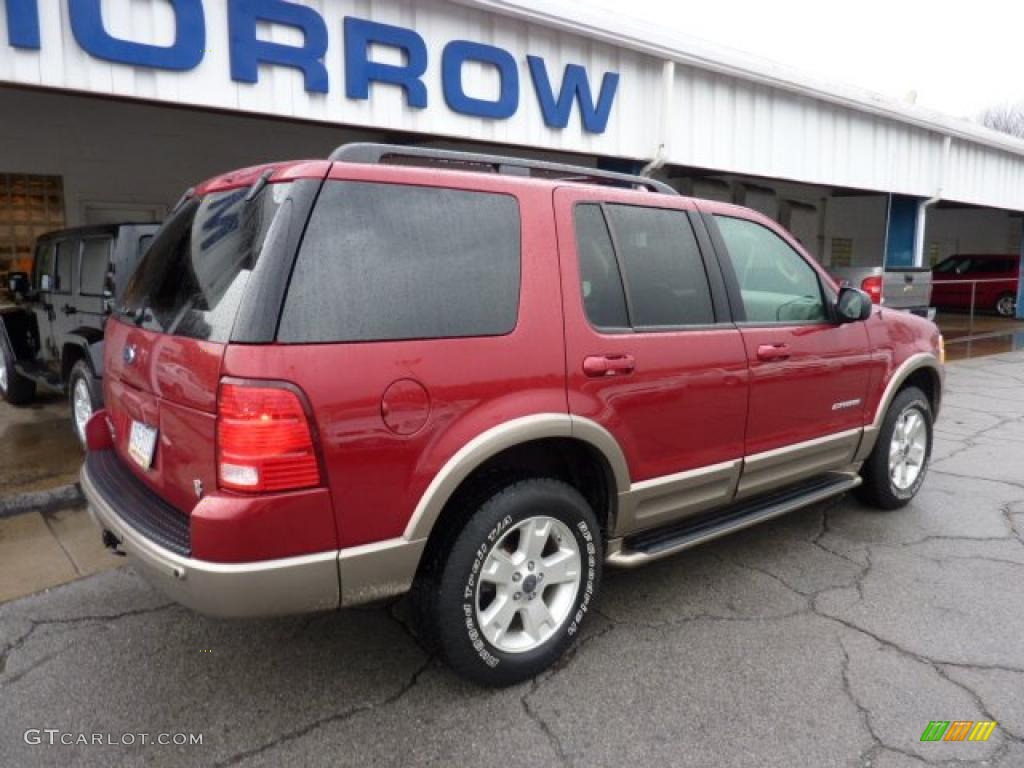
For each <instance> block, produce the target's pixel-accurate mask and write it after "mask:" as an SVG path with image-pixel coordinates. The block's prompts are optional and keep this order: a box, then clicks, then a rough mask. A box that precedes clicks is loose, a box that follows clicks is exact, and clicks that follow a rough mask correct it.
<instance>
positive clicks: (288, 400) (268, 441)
mask: <svg viewBox="0 0 1024 768" xmlns="http://www.w3.org/2000/svg"><path fill="white" fill-rule="evenodd" d="M217 478H218V482H219V483H220V487H221V488H225V489H229V490H232V491H248V492H266V491H291V490H296V489H299V488H310V487H312V486H316V485H319V484H320V465H319V462H318V461H317V454H316V447H315V446H314V444H313V434H312V430H311V429H310V425H309V419H308V418H307V416H306V411H305V409H304V408H303V407H302V401H301V400H300V399H299V396H298V395H297V394H296V393H295V392H293V391H292V390H291V389H288V388H286V387H283V386H273V385H250V384H234V383H227V382H221V385H220V392H219V393H218V397H217Z"/></svg>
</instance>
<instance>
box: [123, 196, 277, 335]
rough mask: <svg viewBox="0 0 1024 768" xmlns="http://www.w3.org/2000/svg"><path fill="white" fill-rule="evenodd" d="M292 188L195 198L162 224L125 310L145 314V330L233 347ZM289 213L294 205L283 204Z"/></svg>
mask: <svg viewBox="0 0 1024 768" xmlns="http://www.w3.org/2000/svg"><path fill="white" fill-rule="evenodd" d="M290 187H291V184H287V183H286V184H270V185H268V186H267V187H265V188H264V189H263V191H261V192H260V193H259V194H257V195H256V197H255V198H253V199H252V200H246V197H247V195H248V194H249V188H242V189H233V190H229V191H225V192H217V193H214V194H211V195H207V196H206V197H203V198H202V199H197V198H192V199H190V200H188V201H187V202H186V203H185V204H183V205H182V206H181V207H180V208H178V209H177V210H176V211H175V212H174V213H173V214H172V215H171V217H170V218H169V219H168V220H167V221H166V222H165V223H164V225H163V226H162V227H161V228H160V230H159V231H158V232H157V234H156V235H155V236H154V238H153V241H152V242H151V243H150V244H149V248H148V249H147V250H146V254H145V256H143V258H142V261H140V262H139V266H138V268H137V269H136V271H135V273H134V275H133V276H132V279H131V281H130V282H129V283H128V288H127V290H126V291H125V298H124V306H123V308H122V311H123V312H125V313H134V312H136V311H138V310H140V309H142V310H144V311H145V319H144V320H143V323H142V325H143V327H145V328H148V329H150V330H155V331H159V332H161V333H169V334H173V335H176V336H187V337H189V338H194V339H203V340H208V341H218V342H224V341H227V340H228V339H229V338H230V336H231V328H232V326H233V325H234V321H235V315H236V314H237V312H238V307H239V305H240V304H241V301H242V296H243V295H244V293H245V287H246V285H247V284H248V281H249V276H250V275H251V274H252V270H253V269H254V268H255V266H256V262H257V260H258V259H259V256H260V253H261V251H262V249H263V244H264V242H265V241H266V240H267V239H268V232H269V231H270V228H271V225H272V224H273V222H274V221H275V220H277V219H278V218H280V216H279V211H281V210H282V204H283V203H285V200H286V198H287V197H288V192H289V191H290ZM285 208H288V206H285Z"/></svg>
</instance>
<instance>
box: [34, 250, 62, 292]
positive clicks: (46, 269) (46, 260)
mask: <svg viewBox="0 0 1024 768" xmlns="http://www.w3.org/2000/svg"><path fill="white" fill-rule="evenodd" d="M56 250H57V247H56V246H55V245H54V244H53V243H52V242H51V243H46V244H44V245H40V246H39V247H38V249H37V250H36V261H35V264H34V265H33V278H32V280H33V285H34V286H35V289H36V290H37V291H42V290H53V257H54V253H55V252H56ZM44 277H45V278H46V279H47V280H49V281H50V285H49V286H48V287H45V288H44V286H43V278H44Z"/></svg>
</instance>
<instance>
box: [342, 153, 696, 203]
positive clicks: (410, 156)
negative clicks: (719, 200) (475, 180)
mask: <svg viewBox="0 0 1024 768" xmlns="http://www.w3.org/2000/svg"><path fill="white" fill-rule="evenodd" d="M329 159H330V160H333V161H335V162H344V163H366V164H369V165H379V164H385V163H389V162H390V163H391V164H394V165H403V162H402V161H403V159H404V160H422V161H426V163H429V164H437V165H442V166H444V165H448V166H451V167H453V168H454V167H458V169H459V170H472V168H466V167H461V166H484V167H486V168H488V169H489V171H488V172H489V173H499V174H503V175H506V176H535V175H536V176H540V177H542V178H548V179H561V180H564V181H570V180H571V181H585V182H593V183H599V184H600V183H604V184H614V185H617V186H623V187H633V188H642V189H647V190H649V191H651V192H658V193H661V194H665V195H678V194H679V193H678V192H676V191H675V190H674V189H673V188H672V187H670V186H669V185H668V184H666V183H664V182H662V181H657V180H656V179H650V178H647V177H646V176H634V175H632V174H628V173H615V172H614V171H602V170H599V169H597V168H586V167H584V166H581V165H568V164H566V163H551V162H547V161H546V160H530V159H527V158H523V157H505V156H502V155H488V154H483V153H478V152H456V151H454V150H450V149H434V148H433V147H417V146H405V145H402V144H374V143H370V142H355V143H352V144H343V145H342V146H340V147H338V148H337V149H336V150H334V151H333V152H332V153H331V156H330V158H329ZM426 163H425V164H426ZM407 164H416V163H407Z"/></svg>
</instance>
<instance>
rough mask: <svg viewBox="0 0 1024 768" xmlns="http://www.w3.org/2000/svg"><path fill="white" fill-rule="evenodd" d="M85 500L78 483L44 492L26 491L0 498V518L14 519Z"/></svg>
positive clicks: (59, 486) (48, 489)
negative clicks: (29, 513) (28, 513)
mask: <svg viewBox="0 0 1024 768" xmlns="http://www.w3.org/2000/svg"><path fill="white" fill-rule="evenodd" d="M84 500H85V498H84V497H83V496H82V489H81V488H80V487H79V485H78V483H69V484H68V485H58V486H57V487H55V488H47V489H46V490H44V491H28V492H27V493H17V494H14V495H13V496H5V497H0V518H4V517H14V516H15V515H21V514H24V513H26V512H47V511H49V510H51V509H59V508H60V507H68V506H71V505H73V504H81V503H82V502H83V501H84Z"/></svg>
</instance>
